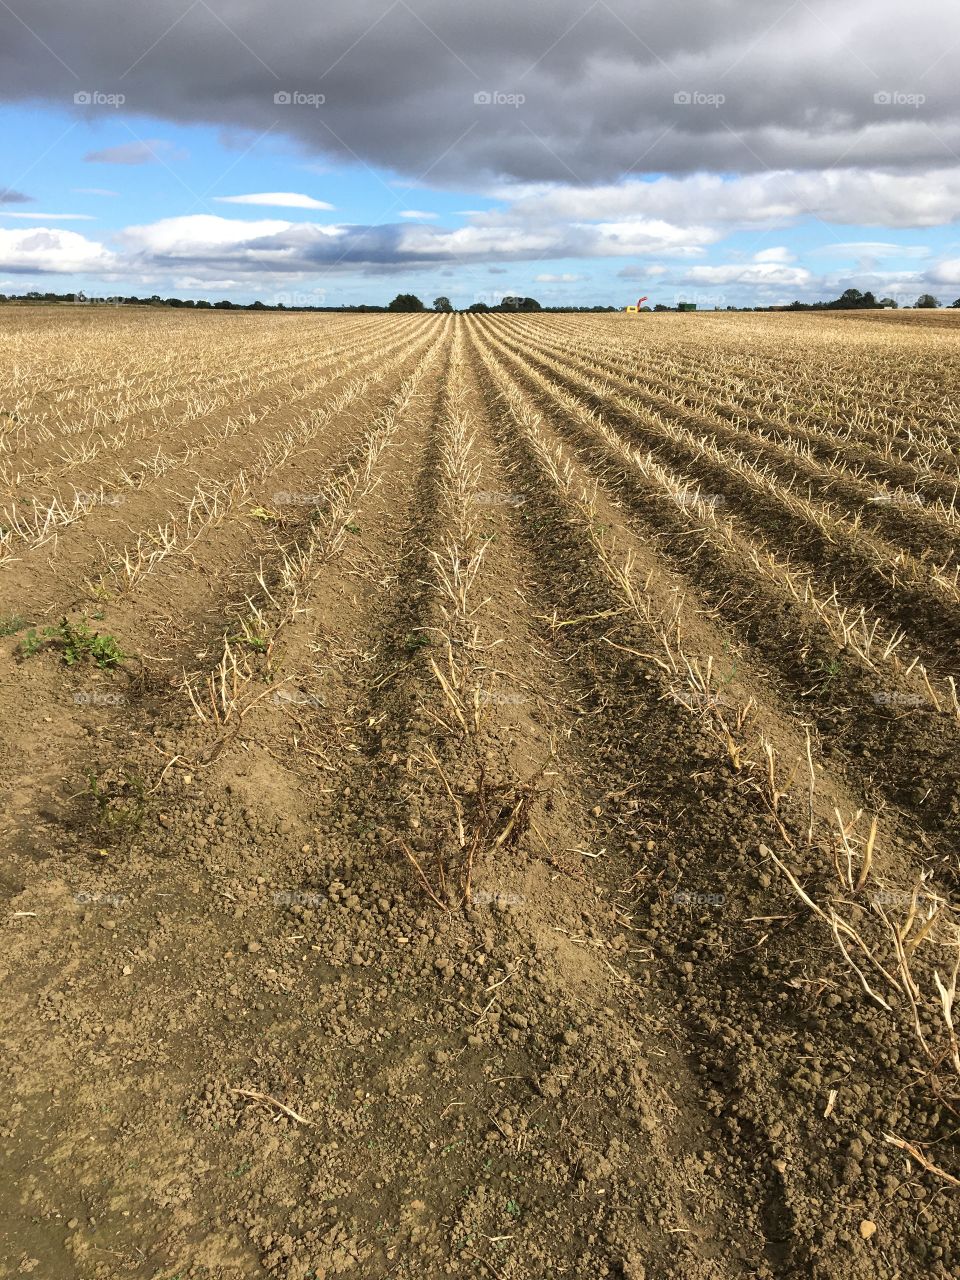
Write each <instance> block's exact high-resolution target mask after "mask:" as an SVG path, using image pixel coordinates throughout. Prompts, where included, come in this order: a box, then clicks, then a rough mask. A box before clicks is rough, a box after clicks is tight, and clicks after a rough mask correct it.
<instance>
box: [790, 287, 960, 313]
mask: <svg viewBox="0 0 960 1280" xmlns="http://www.w3.org/2000/svg"><path fill="white" fill-rule="evenodd" d="M913 305H914V307H916V308H919V309H920V310H921V311H927V310H929V311H932V310H934V308H936V307H939V306H940V303H939V301H938V299H936V298H935V297H934V296H933V294H932V293H921V295H920V297H919V298H917V300H916V302H915V303H914V304H913ZM898 306H899V304H898V303H897V301H896V299H895V298H880V299H879V300H878V299H877V297H876V295H875V294H873V293H871V292H870V290H869V289H868V290H867V291H866V293H861V292H860V290H859V289H845V290H844V291H843V293H841V295H840V297H839V298H834V299H833V301H832V302H791V303H790V305H789V306H788V307H778V308H775V309H776V310H778V311H876V310H890V311H895V310H896V309H897V307H898ZM950 306H951V307H952V308H960V298H958V299H957V300H956V302H952V303H951V304H950Z"/></svg>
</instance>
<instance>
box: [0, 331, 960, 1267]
mask: <svg viewBox="0 0 960 1280" xmlns="http://www.w3.org/2000/svg"><path fill="white" fill-rule="evenodd" d="M925 321H926V317H920V316H919V315H918V314H916V313H914V314H911V315H910V316H909V321H908V322H904V318H902V317H900V316H898V315H883V316H879V317H869V318H863V317H858V316H831V315H816V314H812V315H810V314H808V315H777V314H765V315H752V314H741V315H726V314H716V315H713V314H711V315H693V316H678V315H668V316H662V317H661V316H639V317H634V316H624V315H611V316H606V317H595V316H578V315H549V316H548V315H543V316H530V317H527V316H523V317H510V316H486V317H474V316H470V317H468V316H464V315H454V316H439V315H425V316H415V317H411V316H385V315H373V316H370V315H364V316H359V315H349V314H340V315H338V314H327V315H295V314H293V315H286V316H284V315H269V316H268V315H255V314H254V315H251V314H240V315H238V314H232V315H230V314H228V315H224V314H202V313H200V314H192V315H184V314H183V313H175V312H174V313H171V312H169V311H165V312H155V311H151V310H149V309H142V310H134V309H130V310H118V309H107V308H104V309H100V310H98V309H95V308H92V307H76V308H67V307H63V308H55V307H50V308H32V309H31V308H12V307H11V308H6V309H5V310H4V311H3V313H2V315H0V350H2V355H3V359H2V362H0V364H2V374H0V480H2V489H3V497H2V504H3V507H4V512H3V515H2V516H0V521H2V536H0V591H2V601H3V603H2V610H0V624H2V625H0V630H2V633H3V637H4V638H3V640H2V641H0V644H2V653H3V663H2V679H3V697H2V716H3V731H2V734H0V750H2V757H3V758H2V768H3V776H4V781H5V783H6V784H7V799H6V804H5V809H4V813H3V824H4V826H3V837H4V838H3V849H4V855H5V856H4V859H3V865H2V873H0V885H2V890H3V899H2V921H0V923H2V935H0V936H2V954H0V971H2V994H0V1002H2V1027H3V1030H2V1042H3V1057H2V1064H3V1065H2V1088H3V1096H4V1099H5V1103H6V1106H5V1107H4V1111H5V1118H4V1121H3V1129H2V1144H0V1149H2V1154H3V1163H4V1166H5V1169H6V1171H7V1177H6V1179H5V1180H4V1184H3V1189H2V1193H0V1275H3V1276H17V1275H21V1274H30V1275H32V1276H34V1277H43V1278H44V1280H46V1278H47V1277H52V1278H54V1280H60V1278H61V1277H64V1278H67V1277H80V1278H82V1280H101V1278H104V1280H105V1278H107V1277H143V1278H144V1280H147V1278H149V1280H187V1278H188V1277H189V1278H190V1280H193V1278H194V1277H204V1278H212V1277H217V1278H224V1280H226V1278H228V1277H229V1278H231V1280H233V1278H239V1277H243V1278H246V1277H267V1276H269V1277H276V1278H277V1280H320V1278H322V1277H327V1278H329V1277H334V1276H338V1277H339V1276H343V1277H347V1278H348V1280H354V1278H363V1280H367V1278H379V1277H397V1278H407V1280H414V1278H417V1280H419V1278H431V1280H432V1278H433V1277H442V1276H451V1275H452V1276H464V1277H468V1276H469V1277H484V1278H489V1277H492V1278H493V1280H542V1278H544V1277H554V1276H558V1277H560V1276H567V1277H572V1278H576V1280H580V1278H581V1277H583V1278H590V1280H594V1278H597V1277H611V1278H622V1280H640V1278H642V1277H646V1278H647V1280H660V1278H661V1277H671V1278H677V1280H680V1278H682V1280H686V1278H688V1277H689V1278H690V1280H720V1278H721V1277H768V1278H770V1277H796V1278H798V1280H799V1278H801V1277H803V1278H806V1277H817V1278H818V1280H826V1278H828V1277H829V1278H832V1277H844V1278H845V1280H846V1278H847V1277H849V1278H851V1280H866V1278H867V1277H890V1278H893V1277H944V1276H958V1275H960V1237H958V1235H957V1224H958V1217H960V1213H958V1196H960V1139H958V1134H960V1050H958V1042H957V1035H956V1032H955V1030H954V1022H955V1021H956V1023H957V1024H958V1026H960V1002H956V1001H955V993H956V986H957V977H958V972H957V965H958V959H960V934H958V915H957V912H956V891H957V880H958V866H957V853H958V849H960V799H958V780H960V701H958V687H957V683H956V682H957V679H958V673H957V653H958V641H960V568H958V550H960V501H958V483H960V472H958V463H960V326H958V325H957V324H956V323H954V322H953V321H952V318H949V317H946V316H945V315H943V314H940V315H936V316H933V317H931V321H932V322H931V323H927V322H925Z"/></svg>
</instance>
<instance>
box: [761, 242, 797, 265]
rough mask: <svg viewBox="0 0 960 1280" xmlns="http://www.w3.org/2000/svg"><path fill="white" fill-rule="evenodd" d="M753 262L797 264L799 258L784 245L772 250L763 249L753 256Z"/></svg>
mask: <svg viewBox="0 0 960 1280" xmlns="http://www.w3.org/2000/svg"><path fill="white" fill-rule="evenodd" d="M753 260H754V262H796V260H797V256H796V254H795V253H792V252H791V251H790V250H789V249H787V248H786V247H785V246H784V245H778V246H775V247H773V248H770V249H761V250H760V252H759V253H755V254H754V255H753Z"/></svg>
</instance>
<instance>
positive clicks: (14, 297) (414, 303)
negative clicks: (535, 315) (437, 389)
mask: <svg viewBox="0 0 960 1280" xmlns="http://www.w3.org/2000/svg"><path fill="white" fill-rule="evenodd" d="M5 302H16V303H24V302H25V303H33V302H60V303H74V304H77V303H85V304H88V305H90V306H115V307H184V308H187V309H193V310H197V311H203V310H206V311H373V312H379V311H426V310H427V307H426V306H425V305H424V303H423V302H422V301H421V299H420V298H418V297H417V295H416V294H414V293H398V294H397V296H396V297H395V298H394V299H393V301H392V302H389V303H387V305H386V306H381V305H377V304H372V303H352V304H348V303H343V304H340V305H338V306H325V305H323V304H320V303H317V304H316V305H311V304H308V303H304V304H297V305H290V304H288V303H284V302H273V303H271V302H261V301H259V299H258V300H257V301H256V302H229V301H226V300H224V301H221V302H208V301H207V300H206V299H205V298H161V297H160V295H159V294H156V293H155V294H152V295H151V296H150V297H149V298H140V297H137V295H136V294H131V295H129V296H128V297H120V296H117V297H109V298H100V297H88V296H87V295H86V294H84V293H40V292H38V291H37V290H30V291H29V292H28V293H21V294H5V293H0V304H2V303H5ZM898 305H899V304H898V303H897V301H896V300H895V299H894V298H879V299H878V298H877V297H876V296H875V294H873V293H871V292H870V290H869V289H868V290H867V291H866V292H865V293H861V292H860V290H859V289H846V290H845V291H844V292H843V293H842V294H841V295H840V297H839V298H834V299H833V300H832V301H830V302H791V303H790V304H789V305H788V306H773V307H733V306H728V307H725V308H723V309H724V310H726V311H872V310H882V309H891V310H892V309H896V308H897V306H898ZM913 306H914V307H917V308H920V309H921V310H928V309H929V310H933V309H934V308H936V307H939V306H940V302H939V300H938V299H937V298H935V297H934V296H933V294H931V293H922V294H921V295H920V296H919V298H917V300H916V302H915V303H914V304H913ZM950 307H951V309H953V310H960V298H957V300H956V302H952V303H950ZM622 309H623V308H622V307H611V306H593V307H578V306H566V307H545V306H543V305H542V304H541V303H539V302H538V301H537V299H536V298H522V297H519V296H517V295H513V294H510V295H507V296H506V297H504V298H502V299H501V300H500V302H498V303H496V304H494V305H492V306H491V305H490V304H489V303H486V302H473V303H471V304H470V306H468V307H466V308H464V310H466V311H468V312H472V313H474V314H478V313H487V312H489V313H496V312H519V311H524V312H531V311H546V312H608V311H621V310H622ZM652 309H653V310H654V311H676V310H677V308H676V307H668V306H665V305H664V304H663V303H662V302H658V303H656V304H655V306H654V307H653V308H652ZM433 310H434V311H439V312H452V311H456V310H457V308H456V307H455V306H454V305H453V303H452V302H451V301H450V299H449V298H447V297H445V296H443V295H441V296H440V297H438V298H434V300H433ZM641 310H642V311H650V310H651V308H650V307H641ZM714 310H716V311H719V310H721V308H720V307H715V308H714Z"/></svg>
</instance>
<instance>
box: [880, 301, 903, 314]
mask: <svg viewBox="0 0 960 1280" xmlns="http://www.w3.org/2000/svg"><path fill="white" fill-rule="evenodd" d="M880 305H881V307H889V308H890V310H891V311H896V310H897V309H898V306H899V304H898V302H897V300H896V298H881V299H880Z"/></svg>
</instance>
